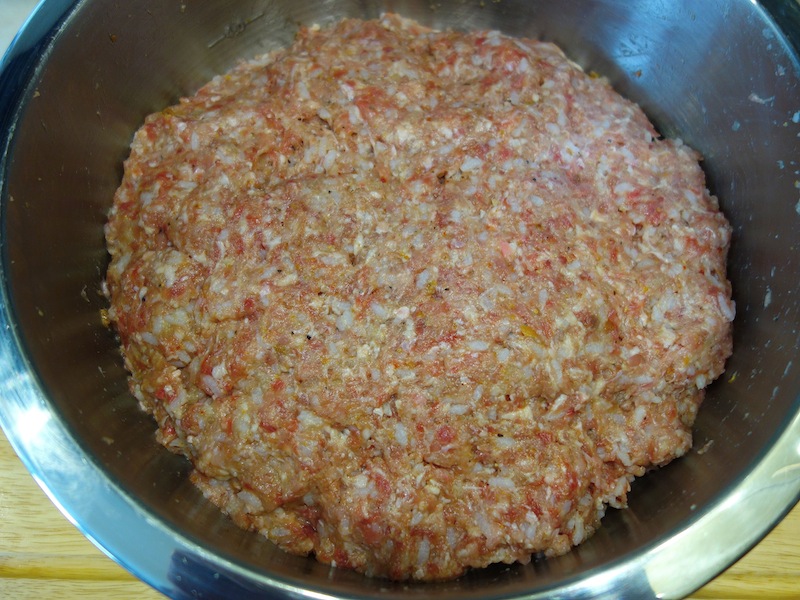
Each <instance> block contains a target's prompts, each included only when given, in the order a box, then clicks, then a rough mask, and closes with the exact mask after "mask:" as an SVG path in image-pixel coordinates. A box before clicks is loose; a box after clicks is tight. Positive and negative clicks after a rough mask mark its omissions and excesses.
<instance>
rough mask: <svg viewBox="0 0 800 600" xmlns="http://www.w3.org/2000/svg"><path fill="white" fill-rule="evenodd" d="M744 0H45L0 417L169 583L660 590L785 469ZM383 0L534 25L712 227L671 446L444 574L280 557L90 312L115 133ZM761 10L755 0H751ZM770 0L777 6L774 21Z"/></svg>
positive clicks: (201, 590)
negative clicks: (528, 560)
mask: <svg viewBox="0 0 800 600" xmlns="http://www.w3.org/2000/svg"><path fill="white" fill-rule="evenodd" d="M768 8H769V11H767V10H766V9H765V8H764V6H763V5H759V4H757V3H756V2H752V1H750V0H709V2H707V3H703V6H702V9H701V8H700V7H699V5H697V4H696V3H694V2H691V1H689V0H675V1H673V2H661V1H657V0H648V1H646V2H635V3H634V2H629V1H628V0H595V1H590V0H587V1H579V0H565V1H563V2H551V1H547V0H529V1H525V0H498V1H489V0H486V1H485V2H483V1H474V0H440V1H437V2H433V3H431V2H428V1H427V0H424V1H423V0H403V1H401V0H397V1H392V0H386V1H385V2H381V1H378V0H360V1H357V0H328V1H325V2H314V1H304V0H286V1H282V0H241V1H239V2H223V1H216V2H211V1H203V2H200V1H199V0H169V1H165V0H143V1H137V2H130V3H119V2H115V1H112V0H83V1H79V2H72V1H69V0H45V2H44V3H43V4H42V5H41V6H40V7H39V9H38V11H37V12H36V13H35V15H34V17H33V19H32V20H31V21H30V22H29V23H28V24H27V26H26V28H25V29H24V30H23V32H22V34H21V35H20V36H19V37H18V39H17V40H16V43H15V44H14V45H13V46H12V49H11V51H10V52H9V53H8V54H7V55H6V57H5V59H4V63H3V70H2V74H0V136H2V145H0V153H2V154H0V158H1V159H2V161H1V162H0V169H1V170H0V200H1V201H2V205H1V210H2V238H0V240H1V243H2V265H1V269H2V284H3V285H2V290H1V291H0V293H1V294H2V307H1V310H0V325H2V328H3V331H4V333H3V336H2V338H0V382H1V383H0V390H1V392H0V393H1V394H2V396H1V397H0V422H2V425H3V428H4V430H5V432H6V434H7V435H8V437H9V439H10V440H11V442H12V444H13V445H14V447H15V449H16V450H17V452H18V453H19V455H20V456H21V458H22V459H23V461H24V462H25V463H26V465H27V466H28V468H29V469H30V470H31V472H32V473H33V474H34V476H35V477H36V478H37V479H38V480H39V482H40V483H41V485H42V486H43V488H44V489H45V490H46V491H47V492H48V494H49V495H50V497H51V498H52V499H53V501H54V502H56V504H58V505H59V506H60V507H61V508H62V510H64V511H65V513H66V514H68V515H69V516H70V517H71V518H72V519H73V521H74V522H75V523H76V524H77V526H78V527H79V528H80V529H81V530H82V531H83V532H84V533H85V534H86V535H87V536H89V537H90V538H91V539H93V540H94V541H95V542H96V543H98V544H99V545H100V546H101V547H103V548H105V549H106V551H107V552H108V553H109V554H110V555H112V556H113V557H115V558H116V559H117V560H118V561H119V562H121V563H122V564H123V565H124V566H126V567H127V568H128V569H130V570H131V571H132V572H133V573H134V574H136V575H138V576H140V577H141V578H143V579H144V580H145V581H147V582H149V583H150V584H151V585H153V586H155V587H157V588H158V589H160V590H161V591H163V592H165V593H167V594H168V595H171V596H173V597H176V598H182V597H187V598H189V597H195V596H194V595H193V594H195V593H197V594H199V597H224V596H229V597H239V598H250V597H259V594H261V593H267V592H268V593H269V594H271V595H270V597H276V596H278V595H284V596H286V597H298V598H299V597H312V596H313V597H339V596H341V597H352V598H366V597H376V596H377V597H385V598H406V597H428V596H433V595H436V597H439V598H459V599H466V598H512V597H513V598H517V597H528V598H534V597H544V596H546V595H553V596H558V597H564V598H581V597H625V596H629V597H633V598H640V597H647V596H652V597H655V596H657V595H660V597H678V596H681V595H685V594H688V593H690V592H691V591H692V590H693V589H695V588H697V587H699V586H700V585H702V584H703V583H705V582H706V581H708V580H709V579H710V578H712V577H713V576H714V575H716V574H717V573H719V572H720V571H721V570H722V569H724V568H725V567H726V566H727V565H728V564H730V563H731V562H733V561H734V560H736V559H737V558H738V557H740V556H741V555H742V554H743V553H744V552H745V551H746V550H747V549H748V548H750V547H751V546H752V545H753V544H755V543H756V542H757V541H758V540H759V539H760V538H761V537H762V536H763V535H764V534H765V533H766V532H767V531H768V530H769V529H770V528H771V527H772V526H773V525H774V524H775V523H776V522H777V521H778V520H779V519H780V518H781V517H782V516H783V515H784V514H785V512H786V511H788V510H789V509H790V508H791V506H792V505H793V504H794V503H795V501H796V500H797V498H798V492H799V491H800V468H798V467H800V447H799V446H800V416H799V409H800V402H799V401H798V391H799V390H800V357H799V356H798V324H799V323H800V318H798V311H799V310H800V305H799V304H798V299H799V298H800V286H798V282H800V256H798V253H800V190H799V189H798V187H800V184H799V183H798V180H800V165H798V161H800V142H799V141H798V135H800V89H799V88H798V81H800V80H799V79H798V61H797V58H796V55H795V53H794V51H793V49H792V45H791V41H790V40H789V39H787V37H785V35H784V33H782V31H788V32H790V33H791V32H792V31H796V30H793V29H792V27H793V26H796V24H797V21H796V18H797V4H796V3H795V2H770V3H769V6H768ZM385 10H391V11H396V12H400V13H401V14H404V15H406V16H409V17H412V18H416V19H418V20H420V21H421V22H424V23H427V24H430V25H433V26H436V27H442V28H443V27H453V28H497V29H501V30H503V31H505V32H507V33H510V34H514V35H525V36H530V37H541V38H544V39H548V40H553V41H556V42H557V43H559V44H560V45H561V46H562V47H563V48H565V50H566V52H567V53H568V55H569V56H570V57H571V58H573V59H574V60H575V61H576V62H578V63H579V64H581V65H582V66H583V67H584V68H585V69H587V70H594V71H597V72H599V73H602V74H604V75H606V76H608V77H609V78H610V80H611V81H612V83H613V84H614V85H615V86H616V87H617V89H618V90H620V91H621V92H623V93H624V94H625V95H627V96H628V97H630V98H632V99H633V100H635V101H637V102H639V103H640V104H641V105H642V106H643V107H644V109H645V110H646V112H647V113H648V114H649V115H650V117H651V118H652V119H653V120H654V121H655V123H656V124H657V126H658V127H659V128H660V129H661V131H662V132H663V133H665V134H666V135H670V136H679V137H681V138H683V139H684V140H685V141H686V142H687V143H689V144H690V145H692V146H694V147H695V148H697V149H698V150H700V151H701V152H702V153H703V155H704V156H705V162H704V166H705V169H706V172H707V175H708V182H709V186H710V188H711V190H712V192H714V193H716V194H717V195H718V196H719V198H720V201H721V205H722V208H723V210H724V211H725V212H726V214H727V215H728V217H729V219H730V221H731V223H732V225H733V228H734V236H733V244H732V248H731V255H730V271H729V275H730V278H731V280H732V282H733V284H734V294H735V299H736V302H737V306H738V315H737V318H736V321H735V342H734V348H735V350H734V355H733V357H732V358H731V359H730V362H729V364H728V370H727V372H726V374H725V375H724V376H723V378H722V379H721V380H720V381H718V382H717V383H715V384H714V385H713V386H712V387H711V389H710V391H709V394H708V398H707V400H706V402H705V404H704V406H703V408H702V410H701V412H700V415H699V417H698V420H697V427H696V436H695V449H696V450H694V451H692V452H691V453H690V454H689V455H687V456H686V457H684V458H683V459H682V460H680V461H677V462H675V463H673V464H671V465H670V466H668V467H666V468H664V469H662V470H660V471H658V472H654V473H652V474H650V475H648V476H646V477H644V478H643V479H641V480H639V481H637V482H636V483H635V484H634V489H633V491H632V493H631V494H630V505H631V507H630V509H629V510H626V511H611V512H610V513H609V515H608V516H607V518H606V519H605V521H604V527H603V528H602V529H601V530H600V532H599V533H597V534H596V535H595V536H594V537H593V538H592V539H590V540H589V541H588V542H586V543H585V544H584V545H582V546H581V547H580V548H578V549H577V550H575V551H574V552H572V553H570V554H568V555H566V556H563V557H561V558H558V559H553V560H548V561H534V562H533V563H532V564H530V565H527V566H519V565H517V566H511V567H509V566H505V565H504V566H498V567H493V568H489V569H486V570H484V571H479V572H474V573H471V574H469V575H467V576H465V577H463V578H462V579H460V580H457V581H455V582H450V583H441V584H428V585H406V584H396V583H391V582H387V581H382V580H370V579H366V578H363V577H361V576H359V575H356V574H354V573H349V572H345V571H338V570H331V569H329V568H327V567H324V566H322V565H319V564H317V563H315V562H314V561H313V560H311V559H304V558H298V557H292V556H288V555H286V554H284V553H282V552H280V551H278V550H276V549H275V547H273V546H272V545H271V544H270V543H268V542H266V541H264V540H262V539H261V538H259V537H258V536H256V535H254V534H249V533H246V532H243V531H240V530H239V529H237V528H236V527H234V526H233V525H232V524H231V523H230V522H229V521H228V520H227V519H226V518H225V517H223V516H222V515H221V514H220V513H219V512H218V511H217V509H216V508H214V507H213V506H211V505H210V504H209V503H208V502H206V501H205V500H204V499H203V498H202V496H201V495H200V494H199V493H198V492H197V491H196V490H195V489H194V487H193V486H192V485H191V484H190V483H189V482H188V480H187V472H188V465H187V463H186V461H184V460H182V459H181V458H179V457H176V456H174V455H172V454H170V453H169V452H167V451H166V450H164V449H162V448H161V447H160V446H158V445H157V444H156V442H155V440H154V435H153V432H154V424H153V422H152V421H151V420H150V418H149V417H147V416H146V415H144V414H143V413H142V412H141V411H140V410H139V408H138V406H137V404H136V402H135V401H134V400H133V398H132V397H131V396H130V395H129V394H128V392H127V388H126V382H125V373H124V372H123V370H122V367H121V360H120V356H119V354H118V352H117V351H116V349H115V341H114V338H113V335H112V334H111V333H110V332H109V331H108V330H107V329H105V328H104V327H103V325H102V324H101V321H100V316H99V315H100V309H101V308H102V307H103V306H104V304H105V302H104V299H103V298H102V297H101V295H100V294H99V293H98V290H99V287H100V281H101V278H102V276H103V272H104V269H105V265H106V264H107V257H106V253H105V250H104V246H103V232H102V227H103V223H104V220H105V214H106V211H107V210H108V208H109V206H110V202H111V199H112V195H113V192H114V189H115V187H116V185H117V183H118V181H119V179H120V177H121V164H122V161H123V159H124V158H125V156H126V153H127V146H128V144H129V142H130V139H131V136H132V133H133V131H134V130H135V129H136V128H137V127H138V126H139V124H140V123H141V122H142V120H143V118H144V116H145V115H146V114H147V113H149V112H151V111H154V110H158V109H160V108H163V107H165V106H166V105H168V104H169V103H172V102H174V101H175V100H177V98H178V97H180V96H181V95H185V94H187V93H190V92H192V91H193V90H195V89H196V88H197V87H198V86H199V85H200V84H202V83H203V82H205V81H206V80H208V79H210V78H211V77H212V76H213V75H214V74H217V73H219V72H222V71H224V70H225V69H227V68H229V67H230V66H232V65H233V64H234V63H235V62H236V60H237V59H238V58H239V57H247V56H252V55H254V54H256V53H260V52H263V51H266V50H268V49H271V48H274V47H276V46H279V45H284V44H287V43H288V42H290V41H291V39H292V36H293V32H294V31H295V30H296V27H297V25H298V23H312V22H319V23H324V22H329V21H331V20H333V19H336V18H337V17H341V16H345V15H348V16H363V17H375V16H377V15H379V14H380V13H381V12H383V11H385ZM770 13H772V16H771V15H770ZM773 17H777V19H778V21H779V23H776V21H775V20H774V19H773Z"/></svg>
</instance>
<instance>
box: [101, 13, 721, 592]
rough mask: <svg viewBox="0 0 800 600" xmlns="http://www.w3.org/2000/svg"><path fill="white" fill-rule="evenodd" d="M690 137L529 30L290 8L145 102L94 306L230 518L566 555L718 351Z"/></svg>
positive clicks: (668, 446)
mask: <svg viewBox="0 0 800 600" xmlns="http://www.w3.org/2000/svg"><path fill="white" fill-rule="evenodd" d="M698 158H699V157H698V155H697V154H696V153H695V152H694V151H692V150H691V149H689V148H688V147H686V146H685V145H683V144H682V143H681V142H680V141H673V140H665V139H661V137H660V136H659V134H658V133H657V132H656V131H655V129H654V128H653V126H652V125H651V124H650V123H649V122H648V120H647V118H646V117H645V115H644V114H643V113H642V111H641V110H640V109H639V108H638V107H637V106H636V105H634V104H633V103H631V102H629V101H626V100H624V99H622V98H621V97H619V96H618V95H617V94H616V93H615V92H614V91H612V89H611V87H610V86H609V84H608V82H607V81H605V80H604V79H602V78H597V77H591V76H588V75H587V74H585V73H584V72H582V71H581V69H580V68H579V67H577V66H576V65H575V64H573V63H571V62H570V61H569V60H567V59H566V58H565V57H564V55H563V54H562V52H561V51H560V50H558V49H557V48H556V47H555V46H553V45H551V44H548V43H541V42H537V41H532V40H524V39H514V38H510V37H505V36H503V35H501V34H499V33H497V32H473V33H455V32H437V31H431V30H429V29H426V28H423V27H422V26H420V25H417V24H415V23H413V22H411V21H408V20H404V19H402V18H400V17H397V16H393V15H387V16H384V17H383V18H381V19H380V20H374V21H359V20H344V21H342V22H339V23H338V24H336V25H334V26H332V27H329V28H317V27H312V28H306V29H302V30H301V31H300V33H299V34H298V37H297V40H296V42H295V43H294V45H292V46H291V47H290V48H288V49H284V50H280V51H276V52H273V53H270V54H267V55H265V56H261V57H258V58H256V59H254V60H251V61H249V62H244V63H242V64H240V65H239V66H237V67H236V68H234V69H233V70H232V71H231V72H230V73H228V74H225V75H222V76H219V77H217V78H215V79H214V80H213V81H211V82H210V83H209V84H207V85H206V86H205V87H203V88H202V89H201V90H200V91H199V92H198V93H197V94H196V95H195V96H193V97H191V98H188V99H184V100H182V101H181V102H180V103H179V104H178V105H176V106H173V107H171V108H168V109H166V110H164V111H163V112H161V113H158V114H155V115H152V116H150V117H148V118H147V120H146V123H145V124H144V126H143V127H142V128H141V129H140V130H139V131H138V132H137V134H136V136H135V139H134V141H133V145H132V149H131V154H130V158H129V159H128V160H127V162H126V163H125V174H124V179H123V181H122V184H121V186H120V188H119V190H118V191H117V194H116V197H115V202H114V206H113V208H112V210H111V213H110V219H109V222H108V226H107V240H108V248H109V251H110V253H111V257H112V260H111V264H110V267H109V270H108V277H107V290H108V294H109V297H110V299H111V307H110V310H109V316H110V318H111V320H112V322H113V324H114V326H115V327H116V330H117V332H118V334H119V337H120V340H121V344H122V348H123V352H124V357H125V364H126V366H127V368H128V369H129V370H130V372H131V378H130V386H131V390H132V391H133V394H134V395H135V396H136V398H138V400H139V401H140V402H141V404H142V405H143V407H144V408H145V409H146V410H147V411H149V412H151V413H152V414H153V415H154V416H155V418H156V420H157V422H158V439H159V440H160V441H161V442H162V443H163V444H164V445H166V446H167V447H168V448H170V449H171V450H173V451H175V452H179V453H183V454H185V455H186V456H187V457H188V458H189V459H190V460H191V461H192V463H193V464H194V467H195V469H194V473H193V480H194V481H195V483H196V484H197V485H198V486H199V487H200V489H202V491H203V492H204V493H205V495H206V496H207V497H208V498H209V499H210V500H211V501H212V502H214V503H215V504H217V505H218V506H219V507H220V508H221V509H222V510H223V511H225V512H226V513H227V514H229V515H230V516H231V518H232V519H233V520H234V521H235V522H236V523H237V524H239V525H240V526H242V527H245V528H249V529H253V530H257V531H259V532H261V533H262V534H263V535H265V536H266V537H267V538H269V539H270V540H272V541H274V542H275V543H276V544H278V545H279V546H280V547H282V548H284V549H286V550H288V551H289V552H293V553H299V554H309V553H313V554H314V555H315V556H316V557H317V559H319V560H321V561H323V562H325V563H330V564H332V565H336V566H340V567H349V568H353V569H357V570H359V571H362V572H364V573H367V574H369V575H376V576H387V577H391V578H399V579H403V578H413V579H421V580H432V579H443V578H449V577H454V576H457V575H459V574H461V573H462V572H464V570H466V569H467V568H470V567H482V566H485V565H488V564H490V563H494V562H507V563H511V562H515V561H520V562H523V563H524V562H527V561H529V560H530V559H531V556H532V554H536V553H544V554H545V555H548V556H554V555H559V554H562V553H564V552H566V551H568V550H569V549H570V548H571V547H572V546H574V545H576V544H579V543H581V542H582V541H583V540H585V539H586V538H587V537H588V536H590V535H591V534H592V533H593V532H594V531H595V530H596V529H597V527H598V526H599V524H600V519H601V517H602V516H603V514H604V511H605V509H606V506H608V505H611V506H613V507H623V506H625V504H626V494H627V492H628V491H629V489H630V483H631V481H632V480H633V479H634V477H637V476H640V475H642V474H643V473H644V472H645V471H646V470H647V469H649V468H651V467H654V466H659V465H664V464H666V463H667V462H669V461H671V460H672V459H673V458H675V457H678V456H681V455H682V454H684V453H685V452H686V451H687V450H688V449H689V448H690V446H691V427H692V424H693V422H694V419H695V415H696V413H697V410H698V407H699V405H700V403H701V400H702V398H703V394H704V388H705V387H706V386H707V385H708V384H709V383H710V382H711V381H712V380H713V379H715V378H716V377H717V376H719V375H720V373H721V372H722V370H723V366H724V361H725V359H726V358H727V356H728V355H729V354H730V351H731V333H730V331H731V326H730V322H731V321H732V319H733V315H734V307H733V303H732V301H731V290H730V285H729V283H728V281H727V279H726V274H725V260H726V253H727V248H728V243H729V238H730V230H729V226H728V224H727V222H726V220H725V218H724V217H723V215H722V214H721V213H720V211H719V209H718V206H717V201H716V199H715V198H714V197H712V196H711V195H710V194H709V192H708V191H707V190H706V187H705V180H704V176H703V172H702V170H701V169H700V167H699V165H698Z"/></svg>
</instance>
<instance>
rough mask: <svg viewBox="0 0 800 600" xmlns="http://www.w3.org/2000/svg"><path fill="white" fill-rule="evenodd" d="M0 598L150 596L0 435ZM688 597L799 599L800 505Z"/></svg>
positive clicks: (148, 599)
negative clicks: (84, 533)
mask: <svg viewBox="0 0 800 600" xmlns="http://www.w3.org/2000/svg"><path fill="white" fill-rule="evenodd" d="M0 1H2V0H0ZM0 598H2V599H6V598H8V599H14V600H28V599H30V600H33V599H36V600H49V599H55V598H59V599H60V598H80V599H81V600H93V599H97V600H100V599H102V600H115V599H119V600H122V599H135V600H156V599H162V600H163V598H164V596H162V595H161V594H159V593H158V592H156V591H154V590H153V589H152V588H150V587H148V586H147V585H145V584H144V583H142V582H141V581H139V580H137V579H136V578H134V577H133V576H132V575H130V574H129V573H128V572H127V571H125V570H124V569H123V568H122V567H120V566H118V565H117V564H116V563H115V562H113V561H112V560H111V559H109V558H108V557H106V556H105V555H104V554H103V553H102V552H101V551H100V550H98V549H97V548H96V547H95V546H93V545H92V544H91V542H89V541H88V540H87V539H86V538H84V537H83V536H82V535H81V534H80V533H79V532H78V530H77V529H75V527H73V526H72V524H71V523H70V522H69V521H67V519H66V518H65V517H64V516H63V515H62V514H61V513H60V512H59V511H58V510H57V509H56V507H55V506H54V505H53V504H51V502H50V500H49V499H48V498H47V496H45V494H44V492H42V490H41V489H39V487H38V486H37V485H36V483H35V482H34V480H33V478H32V477H31V476H30V474H29V473H28V472H27V471H26V470H25V468H24V466H23V465H22V463H21V462H20V461H19V459H18V458H17V456H16V455H15V454H14V451H13V450H12V448H11V446H10V445H9V443H8V441H7V440H6V438H5V436H3V435H2V434H0ZM691 598H695V599H701V598H702V599H709V598H713V599H723V598H724V599H730V600H740V599H741V600H744V599H750V598H760V599H776V598H780V599H784V600H789V599H800V505H798V507H796V508H795V509H794V511H792V512H791V513H790V514H789V516H788V517H787V518H786V519H784V521H783V522H782V523H781V524H780V525H779V526H778V527H777V528H776V529H775V530H774V531H773V532H772V533H770V535H769V536H768V537H767V538H766V539H764V540H763V541H762V542H761V543H760V544H759V545H758V546H756V547H755V548H754V549H753V550H752V551H751V552H750V553H749V554H747V555H746V556H745V557H744V558H743V559H742V560H740V561H739V562H738V563H737V564H735V565H734V566H732V567H731V568H730V569H728V570H727V571H726V572H725V573H723V574H722V575H720V576H719V577H718V578H717V579H715V580H714V581H712V582H711V583H709V584H708V585H707V586H705V587H704V588H702V589H701V590H699V591H697V592H696V593H695V594H693V595H692V596H691Z"/></svg>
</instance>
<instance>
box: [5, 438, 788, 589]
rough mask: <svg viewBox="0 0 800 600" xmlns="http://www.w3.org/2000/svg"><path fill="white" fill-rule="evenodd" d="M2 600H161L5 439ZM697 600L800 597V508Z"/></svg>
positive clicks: (706, 587) (709, 586)
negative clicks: (65, 509)
mask: <svg viewBox="0 0 800 600" xmlns="http://www.w3.org/2000/svg"><path fill="white" fill-rule="evenodd" d="M0 523H2V526H0V598H14V599H15V600H34V599H35V600H50V599H55V598H59V599H60V598H81V599H82V600H94V599H97V600H100V599H103V600H117V599H120V600H121V599H136V600H163V599H164V596H163V595H162V594H160V593H158V592H156V591H155V590H153V589H152V588H150V587H148V586H147V585H146V584H144V583H142V582H141V581H139V580H137V579H136V578H134V577H133V575H131V574H130V573H128V572H127V571H125V570H124V569H123V568H122V567H120V566H119V565H117V564H116V563H115V562H114V561H112V560H111V559H109V558H108V557H107V556H106V555H104V554H103V553H102V552H101V551H100V550H98V549H97V548H96V547H95V546H94V545H92V543H91V542H89V541H88V540H87V539H86V538H84V537H83V536H82V535H81V534H80V533H79V532H78V530H77V529H75V527H73V525H72V524H71V523H70V522H69V521H68V520H67V519H66V518H65V517H64V516H63V515H62V514H61V513H60V512H59V511H58V510H57V509H56V507H55V506H54V505H53V504H52V503H51V502H50V501H49V499H48V498H47V496H45V494H44V492H42V490H41V489H39V487H38V486H37V485H36V483H35V482H34V480H33V478H32V477H31V476H30V474H29V473H28V472H27V471H26V470H25V468H24V466H23V465H22V463H21V462H20V461H19V459H18V458H17V457H16V455H15V454H14V451H13V450H12V449H11V446H10V445H9V443H8V441H7V440H6V438H5V437H4V436H2V435H0ZM690 598H691V599H692V600H709V599H714V600H722V599H726V600H745V599H750V598H763V599H769V600H771V599H780V600H792V599H800V507H796V508H795V509H794V510H793V511H792V512H791V513H790V514H789V516H788V517H787V518H786V519H784V521H783V522H782V523H781V524H780V525H779V526H778V527H777V528H776V529H775V530H774V531H773V532H772V533H770V535H769V536H768V537H767V538H766V539H765V540H764V541H763V542H761V543H760V544H759V545H758V546H756V547H755V548H754V549H753V550H752V551H751V552H750V553H749V554H748V555H747V556H745V557H744V558H743V559H742V560H740V561H739V562H738V563H736V564H735V565H734V566H732V567H731V568H730V569H728V570H727V571H726V572H725V573H723V574H722V575H720V576H719V577H718V578H717V579H715V580H714V581H712V582H711V583H709V584H708V585H706V586H705V587H704V588H702V589H700V590H698V591H697V592H696V593H694V594H693V595H692V596H690Z"/></svg>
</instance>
